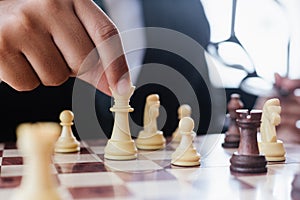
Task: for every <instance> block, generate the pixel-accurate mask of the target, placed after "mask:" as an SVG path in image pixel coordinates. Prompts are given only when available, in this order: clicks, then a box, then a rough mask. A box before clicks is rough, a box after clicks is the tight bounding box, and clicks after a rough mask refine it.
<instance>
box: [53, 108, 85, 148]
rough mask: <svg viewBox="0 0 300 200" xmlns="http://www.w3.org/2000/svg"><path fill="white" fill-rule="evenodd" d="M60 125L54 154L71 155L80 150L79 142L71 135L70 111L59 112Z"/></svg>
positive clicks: (71, 117) (71, 119)
mask: <svg viewBox="0 0 300 200" xmlns="http://www.w3.org/2000/svg"><path fill="white" fill-rule="evenodd" d="M59 119H60V121H61V122H60V125H61V126H62V131H61V135H60V137H59V138H58V140H57V142H56V143H55V152H57V153H71V152H77V151H79V150H80V142H78V141H77V139H76V138H75V136H74V135H73V132H72V128H71V126H72V125H73V119H74V114H73V112H72V111H70V110H64V111H62V112H61V114H60V116H59Z"/></svg>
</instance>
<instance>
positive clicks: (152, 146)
mask: <svg viewBox="0 0 300 200" xmlns="http://www.w3.org/2000/svg"><path fill="white" fill-rule="evenodd" d="M159 107H160V101H159V96H158V95H157V94H152V95H149V96H148V97H147V99H146V104H145V110H144V130H142V131H140V133H139V135H138V138H137V139H136V146H137V147H138V148H139V149H143V150H158V149H162V148H164V147H165V145H166V139H165V138H164V136H163V132H162V131H159V130H157V117H158V116H159Z"/></svg>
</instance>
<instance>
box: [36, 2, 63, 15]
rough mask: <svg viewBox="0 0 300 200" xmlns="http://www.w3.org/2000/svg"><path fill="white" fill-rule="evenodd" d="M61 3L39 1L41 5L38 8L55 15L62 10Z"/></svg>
mask: <svg viewBox="0 0 300 200" xmlns="http://www.w3.org/2000/svg"><path fill="white" fill-rule="evenodd" d="M62 2H64V1H59V0H43V1H40V3H41V5H40V6H41V9H42V11H43V12H46V13H53V14H55V13H56V14H57V13H59V12H61V11H62V10H63V8H62Z"/></svg>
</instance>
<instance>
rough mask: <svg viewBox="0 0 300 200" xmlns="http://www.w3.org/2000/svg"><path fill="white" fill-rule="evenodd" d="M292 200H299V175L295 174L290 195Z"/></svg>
mask: <svg viewBox="0 0 300 200" xmlns="http://www.w3.org/2000/svg"><path fill="white" fill-rule="evenodd" d="M291 196H292V199H293V200H300V173H298V174H296V175H295V177H294V180H293V182H292V193H291Z"/></svg>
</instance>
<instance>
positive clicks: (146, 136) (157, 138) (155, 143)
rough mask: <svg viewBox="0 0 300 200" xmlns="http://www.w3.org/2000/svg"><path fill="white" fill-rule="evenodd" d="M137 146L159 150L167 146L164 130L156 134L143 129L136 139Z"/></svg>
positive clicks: (143, 148)
mask: <svg viewBox="0 0 300 200" xmlns="http://www.w3.org/2000/svg"><path fill="white" fill-rule="evenodd" d="M136 146H137V148H138V149H142V150H159V149H163V148H165V146H166V139H165V138H164V136H163V133H162V131H157V132H156V133H154V134H153V133H146V132H145V131H141V132H140V133H139V137H138V138H137V139H136Z"/></svg>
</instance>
